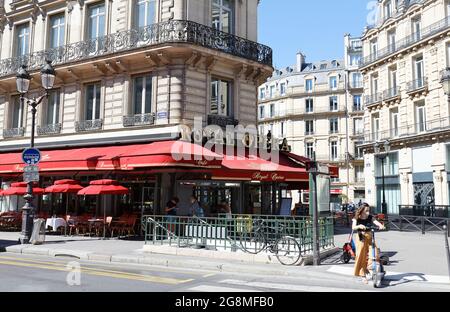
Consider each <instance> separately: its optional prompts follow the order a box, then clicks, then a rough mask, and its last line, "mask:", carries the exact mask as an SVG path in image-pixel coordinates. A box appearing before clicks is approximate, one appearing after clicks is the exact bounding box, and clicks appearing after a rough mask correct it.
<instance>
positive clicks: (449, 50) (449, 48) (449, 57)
mask: <svg viewBox="0 0 450 312" xmlns="http://www.w3.org/2000/svg"><path fill="white" fill-rule="evenodd" d="M447 67H450V43H447Z"/></svg>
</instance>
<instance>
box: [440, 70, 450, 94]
mask: <svg viewBox="0 0 450 312" xmlns="http://www.w3.org/2000/svg"><path fill="white" fill-rule="evenodd" d="M441 84H442V88H443V89H444V92H445V94H447V95H448V97H449V100H450V67H447V68H446V69H445V70H444V72H443V74H442V78H441Z"/></svg>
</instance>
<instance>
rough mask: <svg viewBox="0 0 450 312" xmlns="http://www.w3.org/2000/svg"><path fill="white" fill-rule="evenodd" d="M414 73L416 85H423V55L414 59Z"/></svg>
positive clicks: (419, 86)
mask: <svg viewBox="0 0 450 312" xmlns="http://www.w3.org/2000/svg"><path fill="white" fill-rule="evenodd" d="M414 75H415V77H414V78H415V80H416V85H415V86H416V87H417V88H421V87H423V86H424V78H423V76H424V70H423V56H418V57H416V59H415V60H414Z"/></svg>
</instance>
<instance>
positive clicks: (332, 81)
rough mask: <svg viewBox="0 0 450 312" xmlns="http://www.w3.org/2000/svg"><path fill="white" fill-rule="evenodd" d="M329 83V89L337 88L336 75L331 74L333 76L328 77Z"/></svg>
mask: <svg viewBox="0 0 450 312" xmlns="http://www.w3.org/2000/svg"><path fill="white" fill-rule="evenodd" d="M329 84H330V89H331V90H336V89H337V87H338V86H337V77H335V76H333V77H330V82H329Z"/></svg>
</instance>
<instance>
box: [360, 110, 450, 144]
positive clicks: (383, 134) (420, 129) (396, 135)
mask: <svg viewBox="0 0 450 312" xmlns="http://www.w3.org/2000/svg"><path fill="white" fill-rule="evenodd" d="M445 130H450V117H443V118H438V119H433V120H427V121H425V122H421V123H414V124H409V125H406V126H401V127H397V128H391V129H387V130H382V131H381V130H380V131H378V132H365V133H364V144H369V143H375V142H381V141H385V140H393V139H402V138H408V137H412V136H418V135H422V136H423V135H424V134H427V133H433V132H438V131H445Z"/></svg>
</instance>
